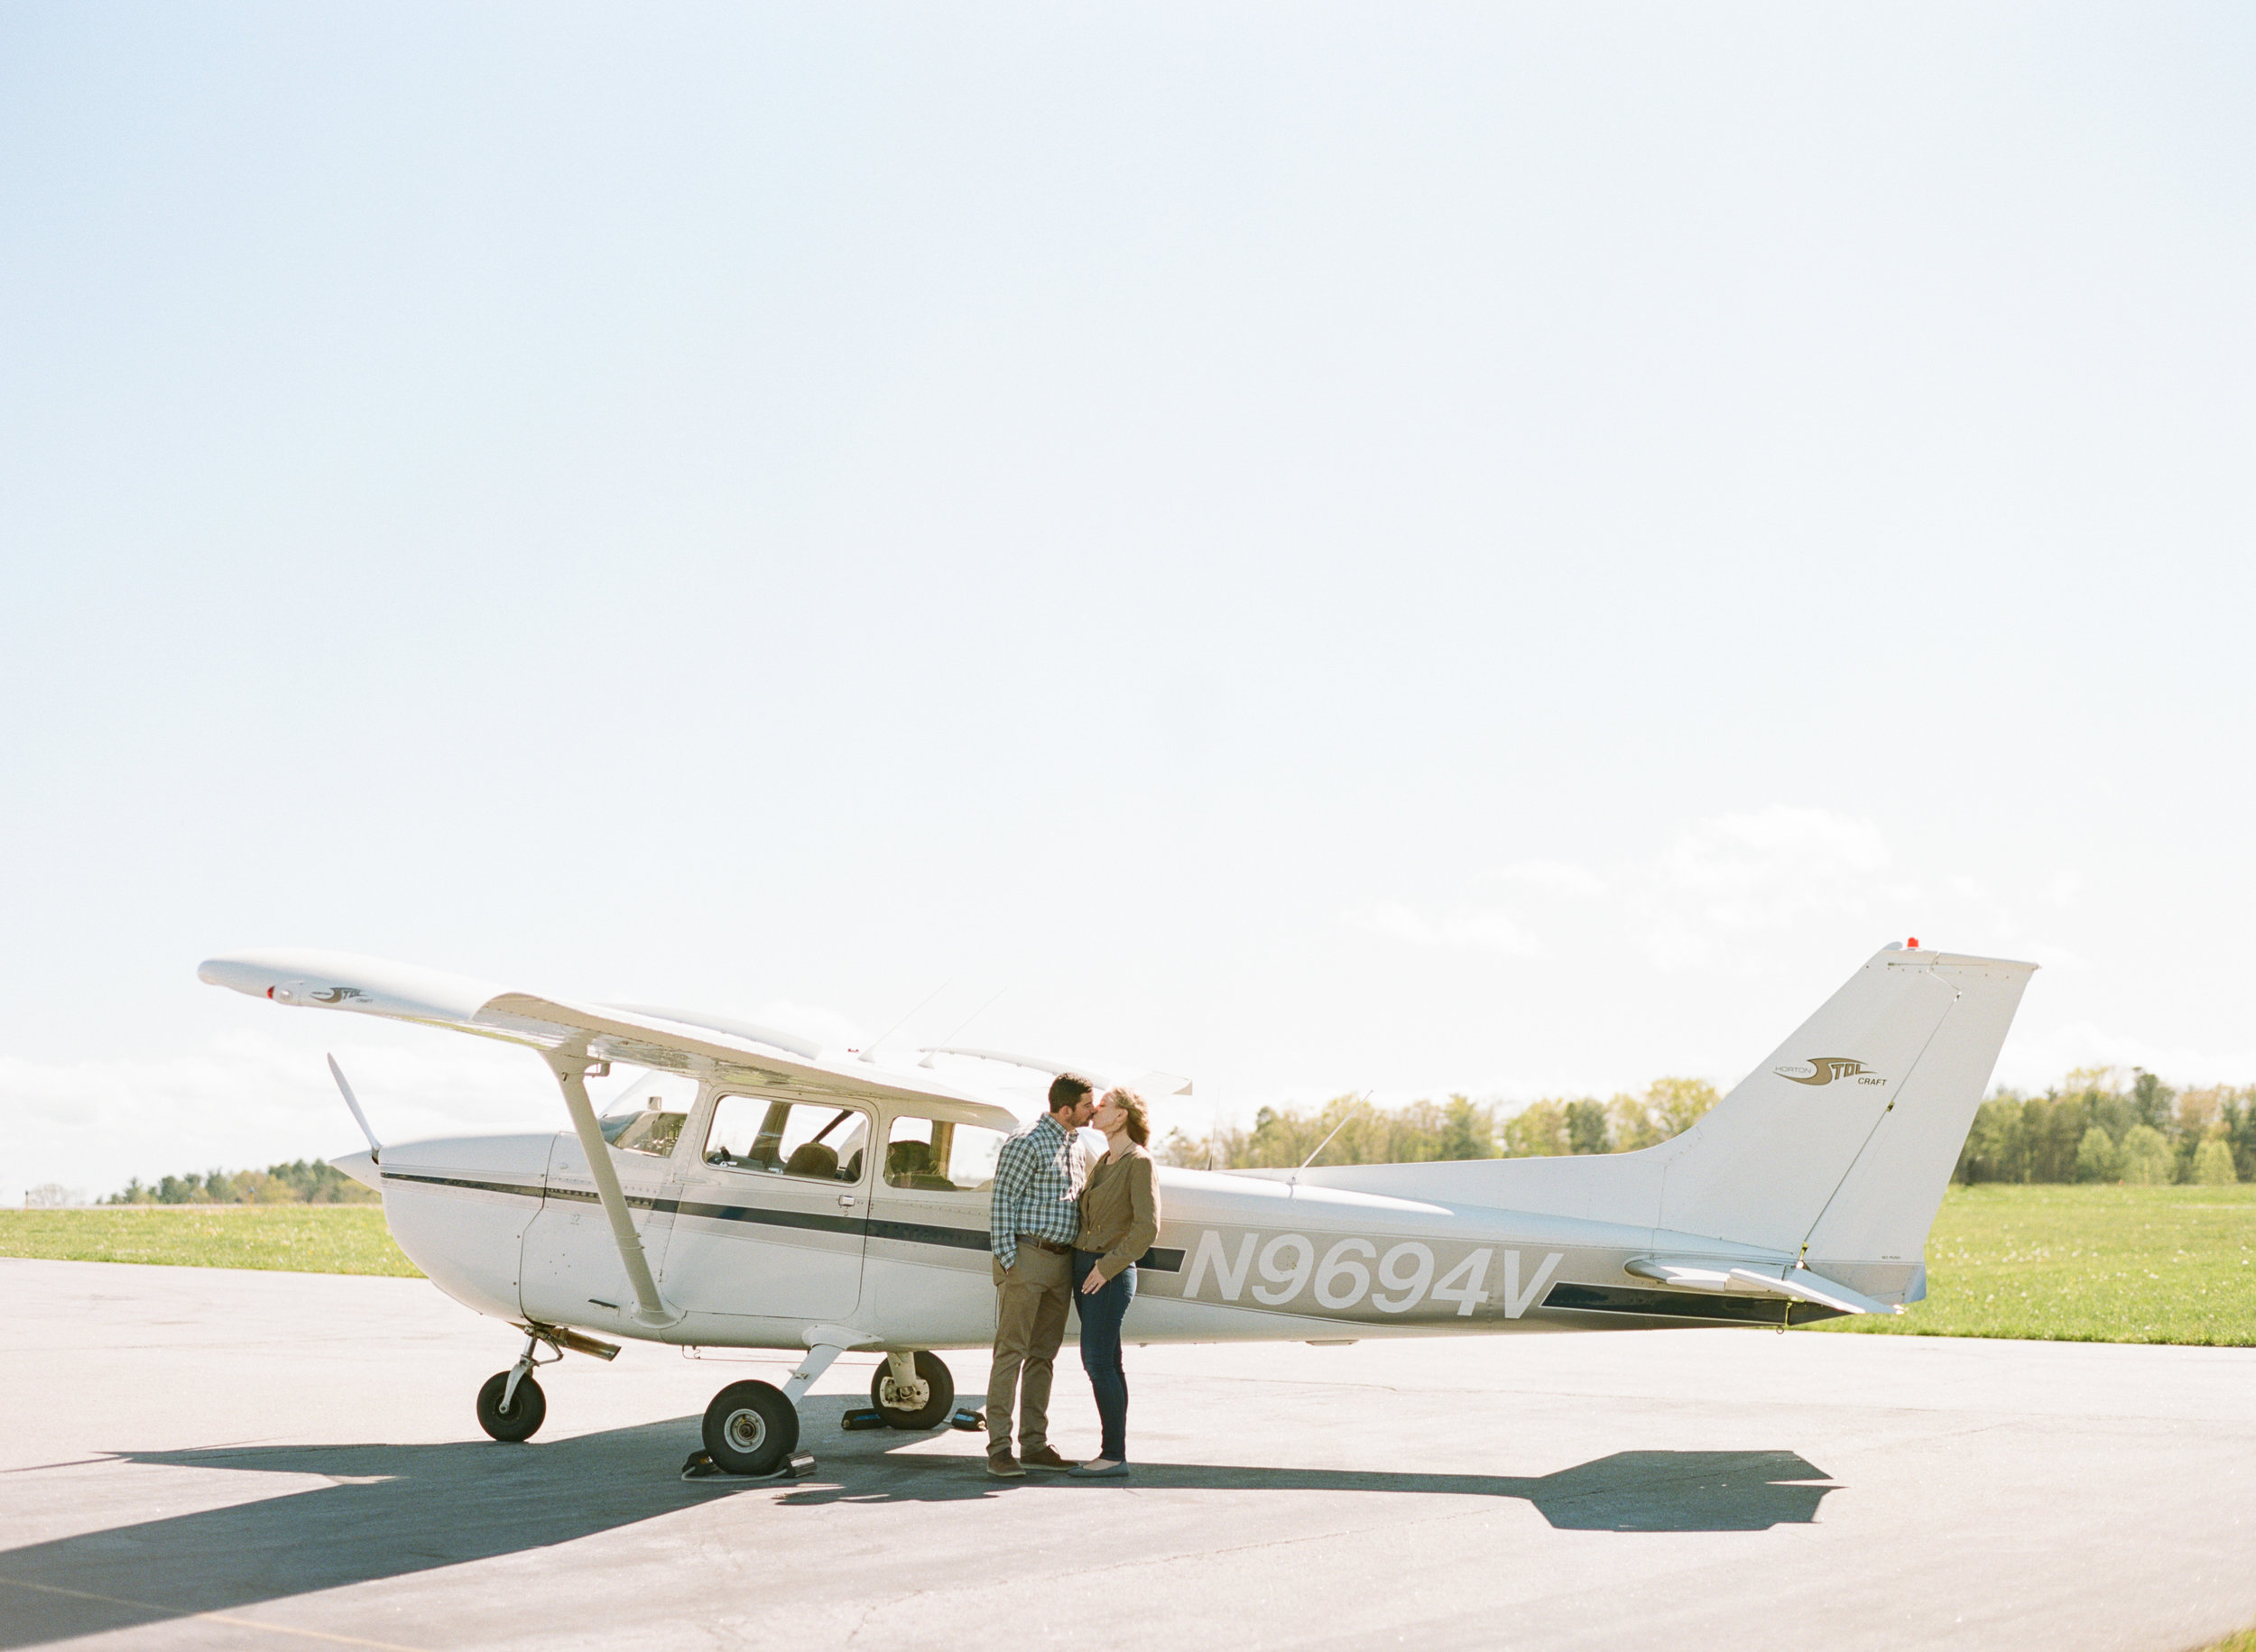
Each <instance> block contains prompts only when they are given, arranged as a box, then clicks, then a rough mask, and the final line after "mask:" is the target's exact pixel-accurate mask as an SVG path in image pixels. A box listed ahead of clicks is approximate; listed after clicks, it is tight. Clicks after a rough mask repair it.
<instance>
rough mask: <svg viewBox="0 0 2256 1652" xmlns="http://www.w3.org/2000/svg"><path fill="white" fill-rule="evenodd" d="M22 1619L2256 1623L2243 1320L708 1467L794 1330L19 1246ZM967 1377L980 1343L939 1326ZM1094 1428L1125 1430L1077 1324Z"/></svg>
mask: <svg viewBox="0 0 2256 1652" xmlns="http://www.w3.org/2000/svg"><path fill="white" fill-rule="evenodd" d="M0 1302H4V1303H5V1338H0V1342H4V1343H5V1346H4V1347H0V1394H4V1395H5V1417H6V1422H7V1426H6V1430H5V1440H4V1441H0V1647H44V1646H51V1645H54V1644H56V1643H59V1642H62V1641H66V1640H68V1641H70V1642H71V1643H72V1644H73V1645H74V1647H88V1648H95V1647H100V1648H110V1647H116V1648H125V1647H229V1648H234V1647H276V1648H282V1647H288V1646H291V1645H292V1644H296V1645H300V1646H304V1647H319V1646H328V1647H335V1646H339V1645H343V1646H364V1647H370V1646H373V1647H415V1648H453V1647H570V1646H589V1645H596V1644H601V1645H603V1646H606V1647H670V1648H672V1647H751V1646H760V1647H791V1648H802V1647H841V1646H849V1645H851V1646H855V1647H967V1648H969V1647H976V1648H980V1649H981V1652H992V1649H993V1648H998V1647H1012V1646H1029V1647H1035V1646H1048V1645H1080V1646H1088V1647H1108V1648H1109V1647H1161V1648H1166V1649H1167V1652H1184V1649H1185V1648H1188V1647H1233V1648H1235V1647H1293V1648H1296V1649H1299V1648H1318V1647H1366V1646H1371V1645H1394V1644H1401V1645H1406V1646H1412V1647H1421V1648H1431V1647H1458V1646H1478V1647H1592V1648H1601V1647H1602V1648H1605V1649H1607V1652H1625V1649H1634V1648H1644V1647H1652V1648H1664V1647H1665V1648H1669V1652H1686V1649H1697V1648H1706V1647H1715V1648H1719V1649H1721V1648H1730V1649H1731V1652H1748V1649H1758V1648H1771V1647H1776V1648H1779V1649H1780V1652H1786V1649H1788V1648H1791V1649H1792V1652H1808V1648H1810V1647H1982V1648H2001V1647H2043V1648H2046V1649H2047V1652H2066V1649H2070V1648H2083V1647H2093V1648H2099V1647H2109V1648H2113V1647H2123V1648H2150V1649H2152V1652H2171V1649H2174V1648H2182V1647H2194V1646H2197V1645H2200V1644H2202V1643H2204V1642H2205V1641H2207V1640H2210V1639H2213V1638H2216V1637H2219V1636H2222V1635H2224V1634H2226V1633H2228V1632H2230V1631H2232V1630H2233V1629H2240V1628H2243V1627H2246V1626H2248V1625H2251V1624H2256V1564H2251V1560H2252V1559H2256V1405H2252V1404H2251V1401H2252V1400H2256V1351H2250V1350H2223V1349H2196V1348H2142V1347H2108V1346H2089V1345H2083V1344H2074V1343H1980V1342H1956V1341H1946V1340H1941V1339H1934V1338H1910V1337H1849V1336H1826V1335H1817V1334H1807V1333H1797V1334H1791V1335H1786V1336H1780V1335H1778V1334H1774V1333H1770V1332H1758V1331H1692V1332H1674V1333H1622V1334H1610V1335H1589V1336H1523V1337H1518V1338H1503V1339H1496V1340H1487V1341H1463V1342H1433V1343H1360V1344H1358V1345H1356V1346H1355V1347H1351V1348H1311V1347H1306V1346H1299V1345H1291V1346H1285V1347H1238V1348H1229V1347H1205V1348H1167V1349H1161V1348H1152V1349H1134V1348H1132V1349H1131V1350H1130V1351H1129V1380H1130V1383H1131V1385H1132V1389H1133V1396H1134V1399H1133V1412H1132V1416H1131V1429H1130V1448H1131V1454H1132V1455H1133V1458H1134V1459H1135V1475H1134V1478H1133V1480H1132V1481H1128V1482H1126V1483H1125V1484H1119V1483H1103V1482H1086V1483H1085V1482H1072V1481H1061V1480H1059V1479H1056V1478H1054V1477H1048V1476H1035V1477H1032V1478H1030V1479H1029V1480H1027V1481H1022V1482H1016V1483H1003V1482H998V1481H993V1480H991V1479H989V1478H988V1476H987V1475H986V1474H985V1472H984V1471H983V1469H982V1466H981V1464H982V1455H981V1454H982V1449H983V1446H982V1437H981V1436H979V1435H971V1434H963V1433H954V1432H948V1431H942V1432H940V1433H938V1434H934V1435H914V1436H910V1435H901V1434H896V1433H892V1432H890V1431H882V1432H876V1433H856V1434H846V1433H843V1432H841V1431H840V1429H839V1427H838V1418H839V1417H840V1415H841V1414H842V1413H843V1412H844V1411H845V1410H846V1408H847V1407H848V1406H849V1405H858V1404H862V1403H864V1395H865V1394H866V1390H867V1386H868V1382H869V1375H870V1370H871V1366H872V1364H873V1362H874V1361H871V1360H869V1359H867V1358H864V1359H858V1360H852V1361H840V1363H839V1364H838V1366H837V1367H836V1368H834V1369H833V1371H831V1372H830V1374H829V1375H828V1377H827V1378H826V1379H825V1380H824V1381H823V1382H822V1383H820V1384H819V1385H818V1389H817V1391H816V1393H815V1395H814V1396H812V1397H811V1398H809V1401H808V1402H807V1404H806V1406H805V1407H804V1416H805V1431H804V1435H803V1443H804V1444H805V1445H806V1446H807V1448H809V1449H810V1450H811V1451H812V1452H813V1453H814V1454H815V1455H816V1457H817V1459H818V1469H817V1472H815V1474H814V1475H813V1476H811V1477H810V1478H809V1479H806V1480H802V1481H796V1482H784V1483H767V1484H751V1483H747V1482H744V1481H728V1480H720V1481H689V1482H685V1481H682V1480H680V1478H679V1477H678V1470H679V1468H680V1463H681V1461H682V1459H683V1457H684V1456H686V1455H687V1454H689V1452H691V1451H692V1450H694V1449H696V1447H697V1445H698V1417H699V1415H700V1414H701V1413H702V1411H703V1409H704V1406H705V1402H706V1401H707V1399H708V1398H711V1396H712V1394H713V1393H714V1392H715V1391H716V1390H717V1389H719V1388H720V1387H721V1386H722V1385H723V1384H724V1383H726V1382H728V1381H732V1380H738V1379H741V1378H744V1377H747V1376H767V1377H769V1378H770V1379H771V1380H776V1381H781V1374H782V1372H783V1371H786V1370H787V1369H788V1362H787V1361H758V1362H752V1363H736V1362H728V1363H722V1362H717V1361H689V1360H686V1359H684V1358H683V1357H682V1356H681V1355H680V1353H678V1352H673V1351H667V1350H659V1349H655V1348H644V1347H630V1348H629V1349H628V1350H627V1351H626V1352H624V1353H623V1354H622V1355H621V1356H620V1358H619V1359H618V1361H616V1362H615V1363H614V1364H612V1365H609V1366H606V1365H603V1364H599V1363H597V1362H596V1361H592V1360H588V1359H585V1358H581V1357H578V1356H574V1357H571V1358H569V1359H568V1360H567V1361H565V1362H564V1363H563V1364H562V1365H560V1366H559V1367H557V1368H555V1369H553V1370H552V1371H544V1372H543V1373H542V1380H543V1384H544V1386H545V1388H546V1389H547V1392H548V1398H549V1417H548V1423H547V1426H546V1427H545V1428H544V1429H543V1431H542V1432H541V1435H539V1436H538V1437H537V1438H536V1439H535V1440H534V1442H533V1443H532V1444H528V1445H522V1446H507V1445H499V1444H493V1443H491V1442H489V1441H487V1440H486V1439H485V1436H484V1435H481V1434H480V1433H479V1432H478V1429H477V1425H476V1421H475V1420H474V1418H473V1416H472V1412H471V1401H472V1396H473V1394H474V1392H475V1390H476V1388H477V1385H478V1383H479V1382H480V1381H481V1380H484V1379H485V1377H486V1376H487V1375H488V1374H490V1373H491V1372H493V1371H496V1370H500V1369H502V1368H503V1367H504V1366H505V1365H506V1364H507V1363H508V1361H509V1360H510V1359H511V1358H512V1357H513V1354H514V1352H515V1344H516V1340H517V1339H515V1338H514V1337H513V1334H511V1333H510V1332H509V1330H508V1329H507V1327H505V1326H503V1325H499V1324H494V1323H492V1322H488V1321H483V1320H480V1319H477V1318H476V1317H475V1316H473V1315H471V1314H469V1313H468V1312H467V1310H465V1309H462V1308H459V1307H457V1306H455V1305H454V1304H452V1303H450V1302H448V1301H447V1300H446V1299H445V1298H444V1297H440V1296H439V1293H438V1292H437V1291H436V1290H434V1289H433V1288H431V1287H430V1286H428V1285H425V1284H423V1283H421V1281H418V1280H400V1279H367V1278H339V1277H334V1276H324V1275H311V1274H281V1273H233V1272H222V1271H217V1270H202V1269H171V1268H131V1267H115V1266H108V1265H104V1264H99V1263H82V1262H36V1261H15V1260H0ZM948 1358H949V1363H950V1366H951V1368H952V1369H953V1370H954V1371H955V1374H956V1377H957V1385H958V1387H959V1389H961V1390H962V1391H963V1392H964V1393H965V1394H966V1396H972V1397H975V1391H976V1390H978V1389H981V1388H982V1387H983V1386H984V1383H985V1360H984V1359H983V1358H981V1357H979V1356H975V1355H950V1356H948ZM1058 1390H1059V1403H1058V1405H1057V1407H1056V1408H1055V1410H1056V1418H1057V1434H1058V1436H1059V1443H1060V1444H1061V1445H1062V1446H1063V1447H1064V1448H1065V1449H1067V1450H1068V1453H1071V1452H1073V1451H1075V1450H1077V1449H1078V1450H1081V1451H1087V1450H1090V1449H1093V1448H1094V1446H1095V1444H1096V1413H1095V1409H1094V1407H1092V1406H1091V1405H1090V1404H1089V1402H1088V1398H1087V1390H1086V1385H1085V1384H1084V1382H1083V1381H1082V1380H1081V1377H1080V1373H1079V1370H1078V1366H1077V1363H1075V1362H1074V1356H1073V1350H1072V1348H1071V1346H1070V1344H1068V1348H1067V1350H1066V1353H1065V1356H1064V1359H1063V1360H1062V1361H1061V1363H1060V1367H1059V1384H1058Z"/></svg>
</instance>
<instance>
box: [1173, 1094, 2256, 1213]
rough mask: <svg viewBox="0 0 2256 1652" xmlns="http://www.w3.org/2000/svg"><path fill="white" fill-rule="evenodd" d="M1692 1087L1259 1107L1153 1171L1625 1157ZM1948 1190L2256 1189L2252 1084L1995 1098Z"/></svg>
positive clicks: (1676, 1110)
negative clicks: (1518, 1100)
mask: <svg viewBox="0 0 2256 1652" xmlns="http://www.w3.org/2000/svg"><path fill="white" fill-rule="evenodd" d="M1718 1099H1719V1098H1718V1096H1717V1094H1716V1091H1715V1086H1714V1085H1713V1084H1708V1083H1706V1081H1705V1080H1702V1079H1697V1078H1659V1079H1655V1080H1654V1081H1653V1082H1652V1083H1651V1084H1648V1085H1647V1086H1646V1087H1645V1089H1644V1090H1643V1092H1642V1093H1641V1094H1634V1095H1632V1094H1617V1095H1615V1096H1613V1098H1612V1099H1611V1100H1609V1101H1603V1102H1602V1101H1600V1100H1598V1099H1597V1098H1596V1097H1595V1096H1587V1095H1586V1096H1547V1097H1545V1098H1544V1099H1542V1100H1540V1101H1536V1102H1530V1103H1528V1104H1527V1105H1525V1106H1523V1107H1519V1108H1516V1109H1515V1108H1513V1107H1512V1106H1511V1105H1510V1104H1509V1103H1499V1102H1476V1101H1474V1100H1473V1099H1472V1098H1471V1097H1469V1096H1465V1095H1452V1096H1450V1097H1448V1098H1447V1100H1445V1101H1439V1102H1434V1101H1420V1102H1411V1103H1408V1104H1407V1105H1405V1106H1401V1107H1396V1108H1382V1107H1377V1106H1374V1105H1373V1104H1372V1103H1370V1102H1369V1100H1368V1099H1367V1098H1365V1097H1363V1096H1356V1095H1341V1096H1335V1097H1333V1098H1332V1100H1330V1101H1328V1102H1327V1103H1324V1104H1323V1105H1322V1106H1321V1107H1318V1108H1315V1109H1312V1110H1308V1111H1303V1110H1301V1109H1298V1108H1290V1107H1287V1108H1277V1107H1263V1108H1262V1109H1261V1110H1260V1111H1259V1112H1256V1113H1255V1114H1254V1115H1253V1125H1252V1127H1251V1128H1250V1129H1249V1128H1245V1127H1242V1126H1238V1125H1231V1124H1225V1125H1219V1126H1217V1127H1216V1128H1215V1129H1214V1130H1213V1131H1209V1132H1208V1133H1207V1134H1206V1135H1204V1136H1197V1137H1194V1136H1189V1135H1187V1134H1185V1133H1184V1132H1183V1131H1179V1130H1178V1131H1173V1132H1172V1133H1170V1135H1169V1136H1168V1138H1167V1140H1165V1141H1164V1142H1162V1143H1161V1144H1160V1149H1159V1158H1160V1162H1162V1163H1163V1164H1170V1165H1179V1166H1183V1167H1188V1168H1192V1169H1213V1170H1269V1169H1291V1168H1293V1167H1297V1166H1299V1165H1302V1164H1306V1163H1308V1162H1310V1155H1312V1154H1313V1155H1316V1156H1317V1157H1316V1158H1315V1159H1314V1162H1315V1163H1317V1164H1320V1165H1382V1164H1423V1163H1428V1162H1430V1161H1433V1160H1437V1159H1450V1158H1558V1157H1564V1156H1566V1155H1568V1154H1574V1153H1625V1152H1632V1151H1634V1150H1635V1149H1639V1148H1647V1147H1651V1146H1654V1145H1655V1144H1656V1143H1659V1142H1662V1141H1666V1140H1669V1138H1670V1137H1672V1136H1675V1135H1677V1134H1678V1133H1679V1132H1680V1131H1685V1130H1687V1129H1689V1128H1690V1127H1691V1125H1692V1124H1693V1122H1694V1121H1696V1120H1697V1119H1698V1118H1699V1117H1700V1115H1701V1114H1703V1113H1705V1112H1707V1110H1708V1109H1709V1108H1711V1107H1713V1106H1715V1103H1716V1102H1717V1100H1718ZM1952 1179H1953V1180H1955V1181H1958V1182H2128V1183H2133V1184H2158V1183H2164V1182H2196V1183H2204V1182H2205V1183H2225V1182H2244V1181H2251V1180H2256V1084H2251V1085H2245V1086H2242V1087H2240V1088H2237V1089H2236V1088H2234V1087H2233V1086H2231V1085H2227V1084H2212V1085H2209V1086H2207V1087H2205V1088H2187V1089H2183V1090H2177V1089H2172V1088H2171V1087H2170V1086H2169V1085H2168V1084H2164V1083H2162V1081H2161V1080H2160V1079H2159V1078H2157V1077H2156V1076H2155V1075H2153V1074H2151V1073H2149V1072H2147V1071H2145V1070H2144V1069H2143V1068H2138V1067H2133V1068H2131V1070H2130V1072H2129V1073H2128V1074H2126V1073H2124V1072H2123V1071H2122V1069H2120V1068H2115V1067H2079V1068H2076V1070H2075V1071H2073V1072H2071V1073H2070V1074H2069V1075H2067V1076H2066V1078H2065V1079H2063V1080H2062V1081H2061V1082H2060V1083H2059V1084H2055V1085H2053V1086H2052V1087H2051V1088H2049V1089H2048V1090H2046V1091H2045V1092H2044V1094H2041V1095H2024V1094H2021V1093H2020V1092H2019V1091H2015V1090H2004V1089H2002V1090H2000V1091H1999V1092H1998V1093H1997V1094H1995V1095H1994V1096H1992V1098H1991V1099H1990V1100H1988V1101H1986V1102H1984V1103H1982V1105H1981V1106H1980V1108H1979V1109H1977V1110H1976V1112H1975V1114H1974V1125H1973V1128H1972V1129H1971V1130H1970V1131H1968V1132H1967V1135H1966V1142H1965V1148H1964V1149H1963V1150H1962V1151H1961V1152H1960V1154H1959V1156H1958V1163H1957V1166H1956V1169H1955V1170H1954V1171H1953V1172H1952Z"/></svg>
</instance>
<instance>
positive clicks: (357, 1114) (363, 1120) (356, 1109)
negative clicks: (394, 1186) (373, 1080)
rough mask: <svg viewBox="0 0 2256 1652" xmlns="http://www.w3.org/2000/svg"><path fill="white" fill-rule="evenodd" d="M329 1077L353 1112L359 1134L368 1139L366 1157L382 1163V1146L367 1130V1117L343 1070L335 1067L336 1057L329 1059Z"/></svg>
mask: <svg viewBox="0 0 2256 1652" xmlns="http://www.w3.org/2000/svg"><path fill="white" fill-rule="evenodd" d="M328 1060H329V1076H330V1077H332V1078H334V1079H335V1080H337V1089H338V1091H339V1092H340V1093H342V1094H343V1095H344V1097H345V1105H346V1106H347V1107H349V1108H351V1109H352V1110H353V1122H354V1123H356V1124H357V1125H359V1126H360V1133H361V1134H362V1135H364V1136H365V1137H367V1138H368V1157H369V1158H371V1159H373V1160H374V1161H375V1162H376V1163H377V1164H382V1163H383V1162H384V1144H383V1143H382V1142H380V1141H378V1140H376V1132H375V1131H372V1130H370V1129H369V1128H368V1115H367V1114H366V1113H365V1112H361V1110H360V1103H359V1102H358V1101H357V1100H356V1099H355V1097H354V1095H353V1087H352V1085H350V1084H347V1083H346V1082H345V1069H344V1068H343V1067H341V1066H337V1057H334V1056H331V1057H329V1058H328Z"/></svg>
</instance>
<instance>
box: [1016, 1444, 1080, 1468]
mask: <svg viewBox="0 0 2256 1652" xmlns="http://www.w3.org/2000/svg"><path fill="white" fill-rule="evenodd" d="M1020 1455H1021V1456H1022V1457H1023V1458H1024V1459H1025V1462H1026V1466H1027V1467H1028V1468H1030V1469H1057V1470H1059V1471H1060V1472H1062V1471H1064V1470H1067V1469H1077V1468H1079V1467H1080V1466H1081V1465H1080V1464H1079V1463H1076V1462H1074V1461H1073V1460H1072V1459H1071V1458H1068V1457H1060V1456H1059V1454H1058V1448H1057V1447H1056V1446H1054V1445H1037V1446H1035V1447H1034V1449H1033V1450H1031V1451H1026V1452H1022V1453H1020Z"/></svg>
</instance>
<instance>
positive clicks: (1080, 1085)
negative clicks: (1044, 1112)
mask: <svg viewBox="0 0 2256 1652" xmlns="http://www.w3.org/2000/svg"><path fill="white" fill-rule="evenodd" d="M1095 1089H1096V1085H1095V1084H1091V1083H1090V1082H1089V1081H1088V1080H1087V1079H1086V1078H1084V1077H1082V1076H1081V1075H1080V1074H1078V1073H1060V1074H1059V1075H1058V1076H1057V1077H1055V1078H1053V1079H1051V1080H1050V1081H1049V1111H1050V1112H1059V1111H1060V1110H1061V1109H1064V1108H1067V1107H1078V1106H1079V1105H1080V1104H1081V1101H1082V1098H1083V1097H1084V1096H1086V1095H1087V1094H1089V1093H1090V1092H1091V1091H1093V1090H1095Z"/></svg>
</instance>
